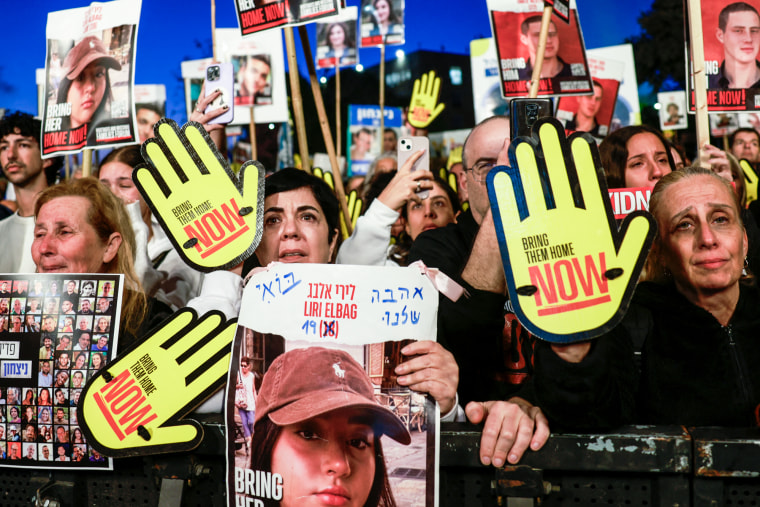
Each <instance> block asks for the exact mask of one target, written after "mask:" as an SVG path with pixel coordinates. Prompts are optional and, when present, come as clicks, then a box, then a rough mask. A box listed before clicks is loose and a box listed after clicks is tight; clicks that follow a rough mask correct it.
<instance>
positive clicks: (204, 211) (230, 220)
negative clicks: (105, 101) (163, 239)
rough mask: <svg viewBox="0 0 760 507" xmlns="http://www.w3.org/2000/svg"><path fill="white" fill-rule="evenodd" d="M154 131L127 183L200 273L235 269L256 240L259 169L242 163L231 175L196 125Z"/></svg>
mask: <svg viewBox="0 0 760 507" xmlns="http://www.w3.org/2000/svg"><path fill="white" fill-rule="evenodd" d="M154 128H155V132H156V137H155V138H153V139H149V140H147V141H146V142H145V143H144V144H143V146H142V154H143V158H144V159H145V160H146V162H148V163H147V164H146V165H140V166H138V167H136V168H135V170H134V172H133V174H132V178H133V179H134V180H135V184H136V185H137V187H138V188H139V189H140V193H141V194H142V195H143V197H144V198H145V201H146V202H147V203H148V204H149V205H150V207H151V209H152V210H153V213H154V214H155V215H156V217H157V218H158V220H159V222H161V225H162V226H163V228H164V230H165V231H166V233H167V235H168V236H169V239H171V241H172V243H173V244H174V248H175V249H176V250H177V251H178V252H179V254H180V256H182V258H183V260H184V261H185V262H186V263H187V264H188V265H190V266H191V267H193V268H195V269H197V270H200V271H213V270H217V269H228V268H231V267H233V266H236V265H238V264H240V263H241V262H242V261H244V260H245V259H246V258H247V257H249V256H250V255H251V254H252V253H253V251H254V250H256V247H257V246H258V244H259V241H260V240H261V233H262V224H263V215H264V167H263V166H262V165H261V164H259V163H258V162H252V161H248V162H246V163H245V164H243V167H241V168H240V173H239V175H238V176H235V174H234V173H233V172H232V170H231V169H230V167H229V165H228V164H227V161H226V160H225V159H224V158H223V157H222V156H221V155H220V154H219V152H218V151H217V150H216V148H215V147H214V144H213V143H212V142H211V140H210V139H209V137H208V134H207V133H206V131H205V130H204V129H203V127H202V126H201V125H200V124H198V123H195V122H190V123H187V124H186V125H185V126H184V127H182V130H181V131H180V130H179V129H178V128H177V124H176V123H175V122H173V121H171V120H167V119H162V120H161V121H159V122H158V123H157V124H156V126H155V127H154Z"/></svg>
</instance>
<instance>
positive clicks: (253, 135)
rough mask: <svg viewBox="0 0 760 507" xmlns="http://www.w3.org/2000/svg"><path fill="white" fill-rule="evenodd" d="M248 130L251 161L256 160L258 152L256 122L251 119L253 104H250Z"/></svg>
mask: <svg viewBox="0 0 760 507" xmlns="http://www.w3.org/2000/svg"><path fill="white" fill-rule="evenodd" d="M255 101H256V99H255V98H254V102H255ZM248 128H249V129H250V130H251V160H256V158H257V157H258V152H257V150H256V122H255V121H254V119H253V104H251V121H250V122H249V123H248Z"/></svg>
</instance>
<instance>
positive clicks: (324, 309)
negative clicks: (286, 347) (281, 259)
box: [240, 263, 438, 343]
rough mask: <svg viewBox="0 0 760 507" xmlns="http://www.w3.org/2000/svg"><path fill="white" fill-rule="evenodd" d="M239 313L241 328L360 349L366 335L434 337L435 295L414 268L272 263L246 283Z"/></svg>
mask: <svg viewBox="0 0 760 507" xmlns="http://www.w3.org/2000/svg"><path fill="white" fill-rule="evenodd" d="M242 307H243V308H246V311H245V312H241V315H240V318H241V320H240V322H241V324H242V325H244V326H246V327H251V326H253V325H255V328H256V330H257V331H260V332H262V333H274V334H279V335H283V336H288V337H291V338H293V339H298V340H306V341H314V342H319V343H324V342H326V341H327V342H329V341H334V340H336V339H338V338H340V339H341V341H343V342H344V343H362V340H364V339H365V337H366V335H367V332H368V330H371V333H372V334H373V336H377V337H382V338H383V339H385V340H405V339H410V340H424V339H428V338H429V337H431V336H435V334H436V329H437V328H436V317H437V313H438V311H437V310H438V292H437V291H436V290H435V288H434V287H433V285H432V283H431V282H430V281H429V280H428V279H427V277H426V276H424V275H423V274H422V273H421V272H420V270H419V269H417V268H414V267H410V268H398V269H397V268H386V267H378V266H352V265H333V264H281V263H273V264H271V265H270V266H269V267H268V268H265V269H264V270H263V271H261V272H259V273H257V274H256V275H254V276H253V277H252V278H251V279H250V280H249V281H248V284H247V286H246V290H245V292H244V293H243V302H242ZM294 311H297V315H298V317H294Z"/></svg>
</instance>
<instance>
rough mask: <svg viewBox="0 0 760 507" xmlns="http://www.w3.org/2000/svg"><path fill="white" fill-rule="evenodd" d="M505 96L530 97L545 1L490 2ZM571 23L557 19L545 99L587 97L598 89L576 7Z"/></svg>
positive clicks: (543, 85) (547, 55)
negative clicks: (586, 95) (587, 56)
mask: <svg viewBox="0 0 760 507" xmlns="http://www.w3.org/2000/svg"><path fill="white" fill-rule="evenodd" d="M487 5H488V10H489V14H490V18H491V31H492V34H493V37H494V40H495V42H496V52H497V54H498V58H499V63H500V69H501V81H502V94H503V96H504V97H519V96H524V95H525V94H527V93H528V91H529V90H530V80H531V77H532V75H533V67H534V64H535V62H536V51H537V49H538V39H539V35H540V33H541V17H542V12H543V8H544V2H543V0H488V2H487ZM569 17H570V20H569V23H566V22H564V21H562V19H560V18H559V17H558V16H557V15H556V14H552V19H551V22H550V25H549V31H548V36H547V39H546V49H545V51H544V61H543V65H542V67H541V80H540V82H539V88H538V94H539V95H552V96H557V95H584V94H588V93H589V92H590V91H591V90H592V84H591V76H590V72H589V66H588V62H587V60H586V48H585V45H584V42H583V34H582V33H581V27H580V23H579V21H578V11H577V9H576V6H575V1H574V0H573V1H571V2H570V11H569Z"/></svg>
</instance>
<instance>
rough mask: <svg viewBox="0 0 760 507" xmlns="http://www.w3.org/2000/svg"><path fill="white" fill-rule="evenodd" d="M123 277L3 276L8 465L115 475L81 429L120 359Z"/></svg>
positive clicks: (1, 387)
mask: <svg viewBox="0 0 760 507" xmlns="http://www.w3.org/2000/svg"><path fill="white" fill-rule="evenodd" d="M122 284H123V276H122V275H101V274H81V275H79V274H78V275H71V274H66V275H48V274H30V275H18V274H5V275H2V274H0V467H3V466H6V467H7V466H12V467H16V468H18V467H21V468H59V469H60V468H74V469H109V470H110V469H112V467H113V463H112V460H111V459H110V458H105V457H104V456H103V455H101V454H100V453H99V452H98V451H97V450H95V449H94V448H92V447H91V446H90V444H89V442H88V441H87V439H86V437H85V435H84V433H83V431H82V429H81V428H80V424H79V417H78V412H77V411H78V406H77V405H78V403H79V398H80V395H81V393H82V389H83V388H84V387H85V385H86V384H87V382H88V381H89V379H90V378H92V376H93V375H95V374H96V373H97V372H98V371H100V370H101V369H102V368H103V367H104V366H105V365H106V364H109V363H110V362H111V361H112V360H113V358H114V355H115V353H114V351H115V349H116V346H117V343H118V329H119V315H120V313H121V293H122Z"/></svg>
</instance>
